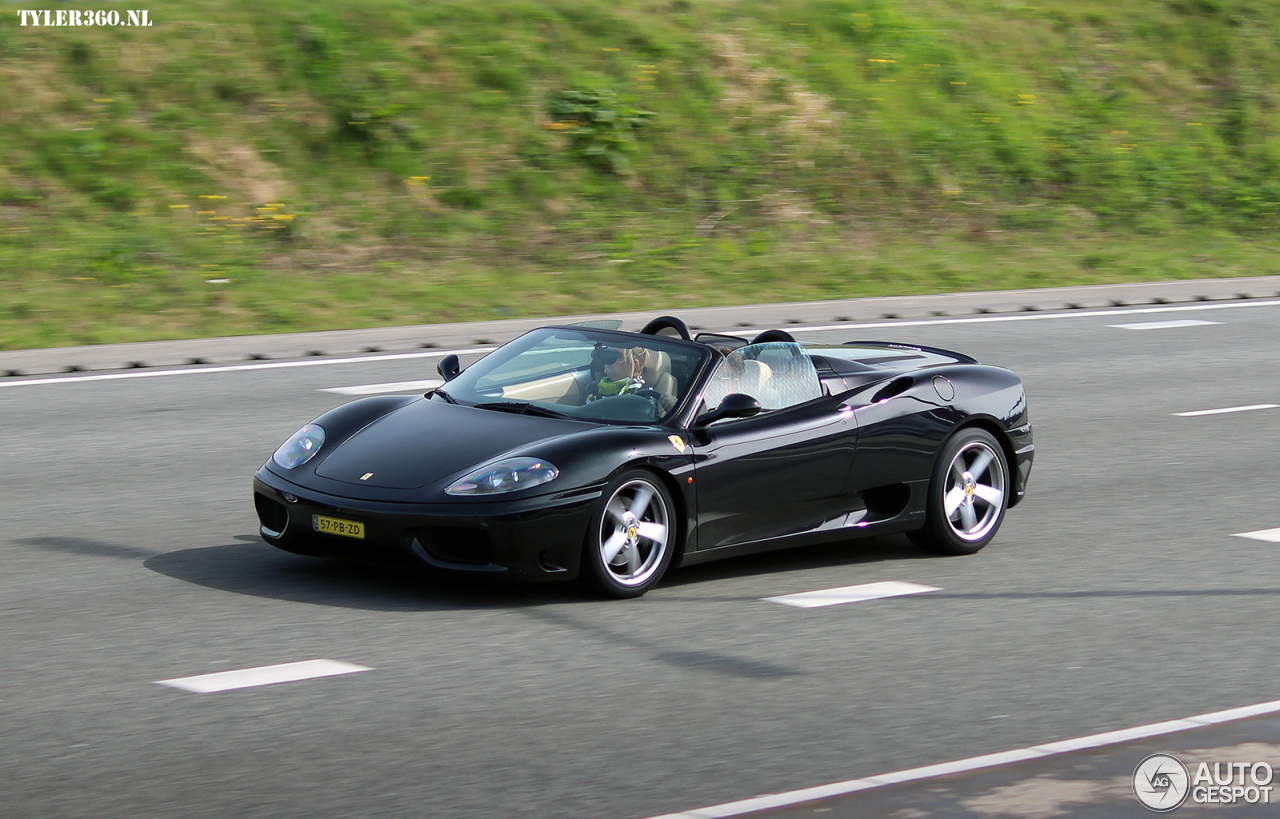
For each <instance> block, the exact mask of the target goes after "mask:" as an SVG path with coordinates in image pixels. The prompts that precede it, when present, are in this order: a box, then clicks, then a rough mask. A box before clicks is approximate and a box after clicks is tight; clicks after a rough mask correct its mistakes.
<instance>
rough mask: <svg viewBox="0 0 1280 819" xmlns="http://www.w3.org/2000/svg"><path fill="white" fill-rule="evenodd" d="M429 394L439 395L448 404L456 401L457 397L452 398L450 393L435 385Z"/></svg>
mask: <svg viewBox="0 0 1280 819" xmlns="http://www.w3.org/2000/svg"><path fill="white" fill-rule="evenodd" d="M431 394H432V395H438V396H440V397H441V398H443V399H444V400H446V401H448V402H449V403H450V404H456V403H458V399H456V398H454V397H453V396H452V395H450V394H449V393H447V392H445V391H444V390H442V389H440V388H439V387H436V388H435V389H434V390H432V391H431Z"/></svg>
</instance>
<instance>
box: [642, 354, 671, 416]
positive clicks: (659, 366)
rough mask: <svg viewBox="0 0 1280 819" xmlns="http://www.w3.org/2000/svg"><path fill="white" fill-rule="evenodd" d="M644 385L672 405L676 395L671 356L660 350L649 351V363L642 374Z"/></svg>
mask: <svg viewBox="0 0 1280 819" xmlns="http://www.w3.org/2000/svg"><path fill="white" fill-rule="evenodd" d="M642 375H643V377H644V383H645V385H646V386H648V387H649V389H652V390H656V391H658V392H659V393H661V394H662V395H664V396H665V397H666V398H668V399H669V403H670V404H672V405H674V404H675V401H676V395H677V393H678V391H679V390H678V389H677V387H678V385H677V384H676V379H675V376H673V375H672V374H671V356H669V355H667V354H666V353H664V352H662V351H661V350H649V362H648V365H647V366H646V367H645V368H644V371H643V373H642Z"/></svg>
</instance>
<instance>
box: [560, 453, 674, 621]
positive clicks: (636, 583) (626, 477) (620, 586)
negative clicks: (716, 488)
mask: <svg viewBox="0 0 1280 819" xmlns="http://www.w3.org/2000/svg"><path fill="white" fill-rule="evenodd" d="M674 513H675V504H674V503H672V501H671V494H670V493H669V492H668V491H667V489H666V487H665V486H663V485H662V481H661V480H660V479H659V478H658V477H657V476H656V475H654V474H653V473H652V472H647V471H645V470H643V469H631V470H627V471H626V472H623V473H622V474H620V475H618V476H617V477H616V478H614V479H613V480H612V481H611V482H610V483H609V486H608V488H606V489H605V491H604V493H603V494H601V496H600V503H599V505H598V506H597V507H596V510H595V513H594V514H593V515H592V516H591V524H590V526H589V527H588V528H587V539H586V542H585V543H584V544H583V547H582V579H583V581H584V582H585V583H586V585H587V586H588V588H590V589H591V590H592V591H594V592H596V593H598V594H600V595H603V596H605V597H613V598H627V597H639V596H640V595H642V594H644V593H645V592H647V591H648V590H649V589H651V588H653V587H654V586H656V585H657V584H658V581H660V580H662V575H663V574H664V573H665V572H666V571H667V567H668V566H669V565H671V556H672V555H673V554H674V553H675V541H676V531H677V526H676V521H675V514H674Z"/></svg>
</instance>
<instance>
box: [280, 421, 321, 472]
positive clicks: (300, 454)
mask: <svg viewBox="0 0 1280 819" xmlns="http://www.w3.org/2000/svg"><path fill="white" fill-rule="evenodd" d="M323 445H324V430H323V429H321V428H320V427H318V426H316V425H315V424H307V425H306V426H305V427H303V428H302V429H300V430H298V431H297V432H295V433H293V437H291V438H290V439H289V440H287V441H285V442H284V443H283V444H281V445H280V448H279V449H277V450H276V454H274V455H272V456H271V460H273V461H275V462H276V463H278V464H280V465H281V466H283V467H284V468H285V469H293V468H294V467H295V466H302V465H303V464H305V463H306V462H307V461H309V460H311V459H312V457H314V456H315V454H316V453H317V452H319V451H320V447H321V446H323Z"/></svg>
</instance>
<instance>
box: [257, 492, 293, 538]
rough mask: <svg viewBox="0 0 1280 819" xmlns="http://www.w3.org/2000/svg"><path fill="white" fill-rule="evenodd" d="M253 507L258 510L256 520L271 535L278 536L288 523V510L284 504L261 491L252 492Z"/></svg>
mask: <svg viewBox="0 0 1280 819" xmlns="http://www.w3.org/2000/svg"><path fill="white" fill-rule="evenodd" d="M253 508H254V509H257V510H258V522H259V523H261V524H262V529H263V531H264V532H266V533H267V534H268V535H271V536H272V537H280V535H281V534H283V533H284V530H285V527H286V526H288V525H289V510H287V509H285V508H284V504H283V503H280V502H279V501H277V500H273V499H271V498H269V497H267V496H266V495H263V494H262V493H261V492H254V493H253Z"/></svg>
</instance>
